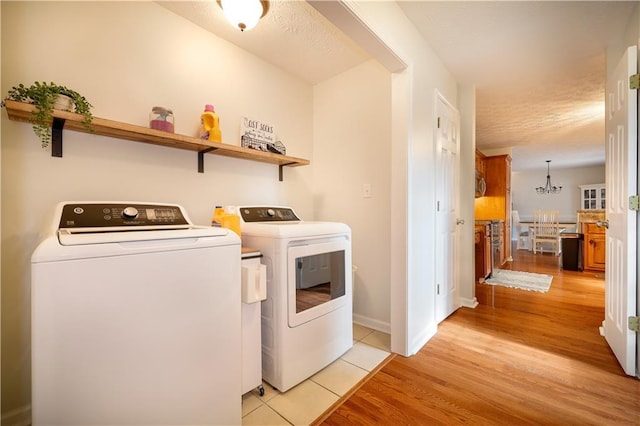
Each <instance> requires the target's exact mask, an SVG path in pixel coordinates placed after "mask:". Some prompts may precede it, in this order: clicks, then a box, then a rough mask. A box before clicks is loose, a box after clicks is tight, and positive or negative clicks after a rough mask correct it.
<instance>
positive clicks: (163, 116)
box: [149, 106, 174, 133]
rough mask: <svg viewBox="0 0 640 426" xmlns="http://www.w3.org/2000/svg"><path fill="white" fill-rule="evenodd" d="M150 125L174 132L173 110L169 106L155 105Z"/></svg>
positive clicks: (157, 128)
mask: <svg viewBox="0 0 640 426" xmlns="http://www.w3.org/2000/svg"><path fill="white" fill-rule="evenodd" d="M149 127H150V128H152V129H155V130H162V131H164V132H169V133H173V132H174V128H173V111H171V110H170V109H169V108H164V107H160V106H154V107H153V108H152V109H151V112H150V113H149Z"/></svg>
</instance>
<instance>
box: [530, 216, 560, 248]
mask: <svg viewBox="0 0 640 426" xmlns="http://www.w3.org/2000/svg"><path fill="white" fill-rule="evenodd" d="M561 231H562V230H561V229H560V212H559V211H558V210H535V211H534V212H533V253H534V254H536V253H537V252H538V251H540V252H541V253H542V252H544V248H543V246H542V245H540V247H539V248H538V245H539V244H549V245H551V246H552V247H553V248H554V253H555V255H556V256H559V255H560V251H561V248H560V247H561V246H560V232H561Z"/></svg>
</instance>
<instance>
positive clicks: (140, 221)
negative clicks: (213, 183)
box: [58, 203, 190, 231]
mask: <svg viewBox="0 0 640 426" xmlns="http://www.w3.org/2000/svg"><path fill="white" fill-rule="evenodd" d="M185 225H187V226H188V225H190V223H189V221H188V219H187V218H186V216H185V214H184V213H183V212H182V209H181V208H180V206H177V205H160V204H135V203H132V204H125V203H122V204H120V203H69V204H65V205H64V206H63V208H62V212H61V215H60V223H59V227H58V229H82V228H87V229H95V228H119V230H121V229H122V228H135V229H138V227H145V228H146V229H148V228H150V227H151V228H156V229H162V228H176V227H184V226H185ZM106 230H107V229H105V231H106Z"/></svg>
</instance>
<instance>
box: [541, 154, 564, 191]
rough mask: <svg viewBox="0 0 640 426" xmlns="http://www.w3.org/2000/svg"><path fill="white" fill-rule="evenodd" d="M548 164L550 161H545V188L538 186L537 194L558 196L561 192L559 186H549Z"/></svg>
mask: <svg viewBox="0 0 640 426" xmlns="http://www.w3.org/2000/svg"><path fill="white" fill-rule="evenodd" d="M549 163H551V160H547V184H546V185H545V186H539V187H537V188H536V192H537V193H538V194H559V193H560V191H562V187H561V186H553V185H551V175H550V174H549Z"/></svg>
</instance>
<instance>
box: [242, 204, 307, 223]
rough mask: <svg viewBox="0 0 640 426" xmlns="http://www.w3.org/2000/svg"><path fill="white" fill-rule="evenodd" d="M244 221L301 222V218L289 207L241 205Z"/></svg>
mask: <svg viewBox="0 0 640 426" xmlns="http://www.w3.org/2000/svg"><path fill="white" fill-rule="evenodd" d="M240 216H242V220H243V221H244V222H247V223H249V222H290V221H296V222H300V218H298V216H296V213H295V212H294V211H293V209H292V208H289V207H240Z"/></svg>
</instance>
